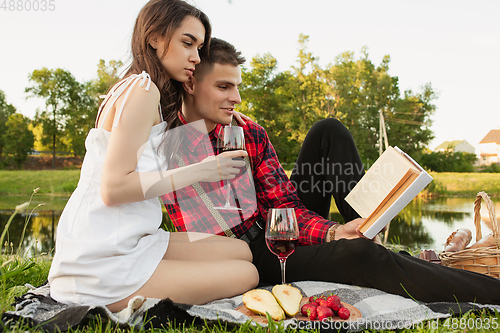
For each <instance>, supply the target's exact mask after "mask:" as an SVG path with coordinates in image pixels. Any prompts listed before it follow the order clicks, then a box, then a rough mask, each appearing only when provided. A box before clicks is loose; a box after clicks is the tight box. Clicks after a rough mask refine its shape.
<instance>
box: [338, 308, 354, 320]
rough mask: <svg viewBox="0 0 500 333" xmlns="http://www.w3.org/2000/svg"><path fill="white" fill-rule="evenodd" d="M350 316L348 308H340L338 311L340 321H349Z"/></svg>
mask: <svg viewBox="0 0 500 333" xmlns="http://www.w3.org/2000/svg"><path fill="white" fill-rule="evenodd" d="M350 316H351V312H350V311H349V309H348V308H340V309H339V317H340V319H349V317H350Z"/></svg>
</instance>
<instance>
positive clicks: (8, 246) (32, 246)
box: [0, 196, 500, 255]
mask: <svg viewBox="0 0 500 333" xmlns="http://www.w3.org/2000/svg"><path fill="white" fill-rule="evenodd" d="M67 199H68V198H67V197H53V196H35V197H34V198H33V200H32V202H31V204H30V208H29V209H28V210H27V211H26V212H24V213H22V214H18V215H16V216H15V217H14V218H13V221H12V223H11V225H10V228H9V229H8V232H7V234H6V236H5V238H4V244H1V245H2V250H3V252H4V253H5V252H7V253H16V252H17V251H19V253H21V254H25V253H26V254H28V255H38V254H42V253H47V254H48V255H51V254H52V253H53V249H54V237H55V230H56V228H57V222H58V220H59V217H60V215H61V212H62V209H63V207H64V205H65V203H66V201H67ZM474 199H475V198H432V199H415V200H413V201H412V202H411V203H410V204H409V205H408V206H407V207H406V208H405V209H403V211H401V213H400V214H399V215H398V216H397V217H396V218H394V219H393V220H392V221H391V223H390V226H389V236H388V241H387V244H391V245H401V246H402V247H403V248H411V249H433V250H435V251H437V252H440V251H442V250H443V245H444V243H445V241H446V238H447V237H448V235H450V234H451V233H452V232H453V231H455V230H456V229H458V228H463V227H465V228H468V229H470V230H471V231H472V233H473V241H475V227H474ZM24 201H26V198H25V197H3V198H0V230H2V231H3V230H4V228H5V225H6V223H7V221H8V220H9V217H10V216H11V214H12V212H13V209H12V208H14V207H15V206H16V205H18V204H21V203H23V202H24ZM497 201H498V200H497ZM39 204H44V206H41V207H38V208H36V209H35V210H34V211H33V213H32V214H31V216H30V212H31V210H32V209H33V208H34V207H36V206H38V205H39ZM10 207H12V208H10ZM495 208H496V211H497V212H500V204H499V203H496V204H495ZM481 215H483V216H488V212H487V210H486V208H485V205H484V204H483V207H482V208H481ZM332 219H333V220H335V219H338V216H337V214H335V213H332ZM487 220H488V219H487V218H486V219H485V221H483V222H482V224H481V225H482V233H483V235H486V234H489V233H490V232H491V225H490V224H489V223H488V222H487ZM164 224H165V225H168V216H167V214H166V213H164ZM24 229H25V233H24V237H22V235H23V230H24ZM21 237H22V241H21Z"/></svg>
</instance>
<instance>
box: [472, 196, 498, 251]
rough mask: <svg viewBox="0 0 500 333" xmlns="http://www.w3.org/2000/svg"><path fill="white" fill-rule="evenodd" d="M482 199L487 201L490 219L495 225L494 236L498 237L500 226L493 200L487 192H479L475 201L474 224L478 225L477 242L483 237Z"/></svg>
mask: <svg viewBox="0 0 500 333" xmlns="http://www.w3.org/2000/svg"><path fill="white" fill-rule="evenodd" d="M481 199H483V200H484V202H485V203H486V208H488V213H489V214H490V220H491V223H492V226H493V237H494V238H497V239H498V233H499V226H498V221H497V217H496V213H495V207H493V202H492V201H491V199H490V197H489V196H488V194H486V192H479V193H478V194H477V197H476V201H474V225H475V226H476V242H478V241H480V240H481V238H483V236H482V234H481V214H480V212H479V211H480V210H481Z"/></svg>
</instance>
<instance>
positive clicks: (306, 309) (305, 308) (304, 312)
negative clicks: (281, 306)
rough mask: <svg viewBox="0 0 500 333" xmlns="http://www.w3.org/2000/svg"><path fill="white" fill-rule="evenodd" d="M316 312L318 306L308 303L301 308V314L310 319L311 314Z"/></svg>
mask: <svg viewBox="0 0 500 333" xmlns="http://www.w3.org/2000/svg"><path fill="white" fill-rule="evenodd" d="M312 310H314V311H316V304H315V303H306V304H304V305H302V308H300V312H301V313H302V315H303V316H306V317H309V313H310V312H311V311H312Z"/></svg>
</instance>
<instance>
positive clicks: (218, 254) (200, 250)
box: [163, 232, 252, 262]
mask: <svg viewBox="0 0 500 333" xmlns="http://www.w3.org/2000/svg"><path fill="white" fill-rule="evenodd" d="M163 259H166V260H225V259H236V260H246V261H250V262H251V261H252V252H251V251H250V248H249V247H248V244H247V243H245V242H244V241H242V240H240V239H236V238H229V237H225V236H217V235H211V234H205V233H199V232H173V233H171V234H170V240H169V243H168V249H167V252H166V253H165V256H164V257H163Z"/></svg>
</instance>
